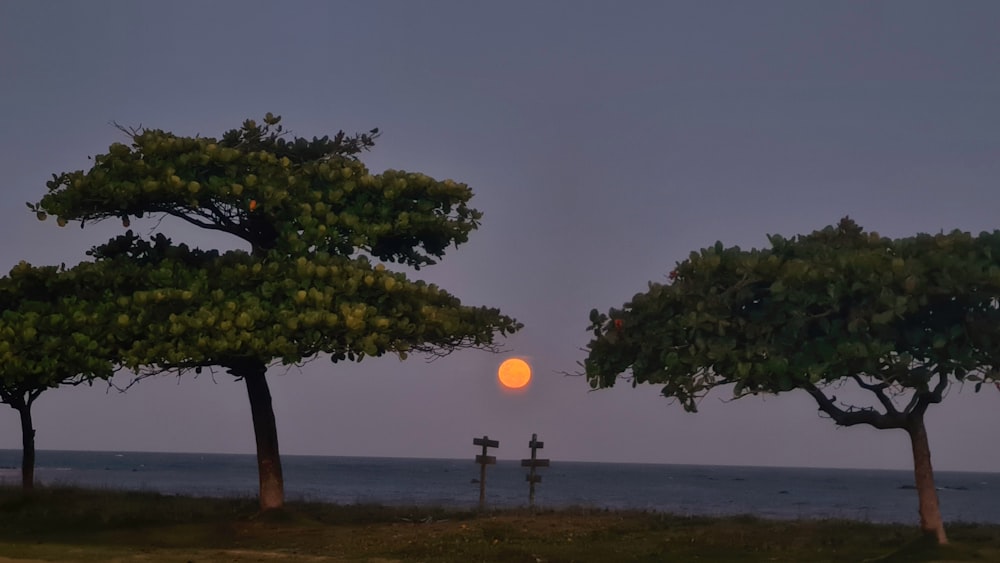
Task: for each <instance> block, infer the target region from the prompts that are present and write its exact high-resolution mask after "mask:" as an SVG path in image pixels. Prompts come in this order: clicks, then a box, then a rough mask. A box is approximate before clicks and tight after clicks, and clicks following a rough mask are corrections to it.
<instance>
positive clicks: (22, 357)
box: [0, 262, 119, 491]
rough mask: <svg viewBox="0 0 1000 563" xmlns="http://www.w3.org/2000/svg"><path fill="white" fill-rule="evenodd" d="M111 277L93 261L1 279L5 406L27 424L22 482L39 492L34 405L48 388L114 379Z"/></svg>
mask: <svg viewBox="0 0 1000 563" xmlns="http://www.w3.org/2000/svg"><path fill="white" fill-rule="evenodd" d="M105 283H106V275H105V272H104V270H103V269H102V268H101V267H99V266H96V265H95V264H92V263H85V264H81V265H79V266H77V267H75V268H72V269H69V270H67V269H64V268H61V267H55V266H46V267H32V266H31V265H29V264H27V263H25V262H21V263H20V264H18V265H17V266H15V267H14V268H13V269H12V270H11V272H10V275H9V276H7V277H4V278H0V402H3V403H6V404H8V405H10V406H11V407H12V408H13V409H14V410H16V411H17V412H18V414H19V415H20V422H21V444H22V450H21V454H22V455H21V483H22V487H23V488H24V490H26V491H28V490H31V489H32V488H34V482H35V478H34V473H35V429H34V424H33V422H32V419H31V407H32V405H33V404H34V402H35V400H36V399H38V397H39V396H40V395H41V394H42V393H43V392H44V391H46V390H48V389H52V388H55V387H59V386H63V385H79V384H81V383H90V382H92V381H93V380H94V379H108V378H110V377H111V376H112V375H113V373H114V357H115V355H116V353H115V351H114V350H115V349H117V347H118V344H119V340H118V336H117V335H115V334H113V333H110V332H109V331H108V330H107V328H106V325H107V323H106V319H105V318H104V317H105V313H106V312H107V311H108V309H109V307H110V306H113V305H112V304H111V303H110V302H108V301H107V299H106V292H105Z"/></svg>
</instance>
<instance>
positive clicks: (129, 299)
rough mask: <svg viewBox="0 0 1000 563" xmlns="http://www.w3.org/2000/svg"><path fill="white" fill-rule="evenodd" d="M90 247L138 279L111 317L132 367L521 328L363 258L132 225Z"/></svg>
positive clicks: (473, 340)
mask: <svg viewBox="0 0 1000 563" xmlns="http://www.w3.org/2000/svg"><path fill="white" fill-rule="evenodd" d="M92 254H93V255H94V256H95V257H96V258H97V259H98V262H99V263H103V262H106V261H115V262H116V265H115V268H116V271H118V272H119V274H120V275H121V276H122V277H124V278H127V279H130V280H133V281H132V283H134V286H135V287H138V288H140V289H137V290H136V291H134V292H131V293H128V294H122V295H119V297H118V298H117V301H116V304H117V315H116V317H115V321H114V322H115V325H116V326H117V327H118V329H120V330H131V331H132V335H131V339H132V340H131V345H130V346H129V347H128V348H127V349H126V350H124V351H123V352H122V362H123V364H124V365H126V366H128V367H131V368H133V369H138V368H140V367H141V366H143V365H146V364H158V365H164V366H175V367H190V366H200V365H225V364H227V363H228V362H231V361H232V360H234V359H241V360H253V361H256V362H261V363H264V364H266V363H269V362H270V361H271V360H272V359H274V358H278V359H280V360H281V361H282V362H283V363H286V364H290V363H297V362H300V361H302V360H303V359H306V358H308V357H311V356H314V355H316V354H317V353H330V354H331V357H332V359H333V360H334V361H338V360H344V359H350V360H358V361H360V360H361V359H363V358H364V357H366V356H381V355H383V354H385V353H388V352H395V353H398V354H400V356H401V357H405V355H406V353H407V352H408V351H410V350H414V349H415V350H422V351H433V350H438V349H441V350H446V349H452V348H457V347H462V346H482V345H486V344H490V343H491V342H492V340H493V334H494V332H499V333H501V334H509V333H511V332H513V331H514V330H516V329H517V328H519V326H520V325H518V324H517V323H516V322H515V321H513V320H512V319H510V318H508V317H505V316H503V315H501V314H500V312H499V311H498V310H496V309H490V308H485V307H468V306H463V305H462V304H461V302H460V301H459V300H458V299H457V298H455V297H454V296H452V295H450V294H448V293H447V292H445V291H444V290H442V289H441V288H439V287H437V286H435V285H434V284H427V283H424V282H423V281H412V280H409V279H408V278H407V277H406V276H405V275H404V274H402V273H397V272H392V271H390V270H387V269H386V268H385V267H384V266H382V265H372V264H371V263H370V262H369V260H368V259H367V258H365V257H363V256H362V257H358V258H348V257H345V256H339V255H330V254H327V253H325V252H317V253H315V254H313V255H311V256H309V257H308V258H307V257H305V256H300V257H298V258H297V259H295V260H291V259H286V258H284V257H280V256H278V255H277V254H274V253H271V254H268V255H265V256H264V257H263V258H261V257H258V256H254V255H251V254H249V253H246V252H243V251H231V252H226V253H222V254H220V253H218V252H215V251H207V252H206V251H200V250H189V249H188V248H187V247H186V246H184V245H180V246H174V245H172V244H171V243H170V241H169V239H167V238H166V237H163V236H162V235H158V236H157V237H155V238H154V239H153V241H152V242H146V241H142V240H140V239H138V238H136V237H135V236H134V235H133V234H132V233H131V231H129V232H128V233H127V234H126V235H123V236H121V237H118V238H116V239H113V240H112V241H110V242H109V243H108V244H106V245H104V246H102V247H98V248H97V249H95V250H94V251H92ZM130 327H134V328H130Z"/></svg>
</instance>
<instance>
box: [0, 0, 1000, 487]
mask: <svg viewBox="0 0 1000 563" xmlns="http://www.w3.org/2000/svg"><path fill="white" fill-rule="evenodd" d="M997 29H1000V3H996V2H992V1H988V0H987V1H974V0H967V1H964V2H944V1H941V2H923V1H917V0H905V1H883V2H868V1H846V0H845V1H840V2H799V1H796V0H791V1H777V0H769V1H761V2H717V1H710V0H709V1H706V0H697V1H674V2H629V3H624V2H593V1H580V2H577V1H548V2H524V1H521V2H517V1H508V2H494V3H484V2H464V1H459V0H456V1H451V2H443V1H424V2H408V1H371V2H325V1H312V2H310V1H294V0H290V1H284V2H262V1H254V0H250V1H225V0H220V1H215V2H200V1H188V0H175V1H173V2H169V3H166V2H134V1H132V0H119V1H107V0H102V1H95V2H86V3H84V2H72V1H47V2H34V1H29V0H8V1H5V2H0V108H2V109H0V115H2V122H0V123H2V125H0V170H3V176H2V179H0V182H2V184H0V189H2V190H3V194H4V196H5V201H6V203H5V204H3V205H2V206H0V240H3V245H2V246H0V272H4V273H5V272H7V271H9V269H10V268H11V267H12V266H13V265H15V264H16V263H17V262H18V261H20V260H27V261H29V262H31V263H33V264H39V265H41V264H58V263H61V262H65V263H67V264H73V263H76V262H78V261H80V260H82V259H84V258H85V255H84V252H85V251H86V250H87V249H88V248H90V246H92V245H94V244H98V243H101V242H103V241H104V240H106V239H107V238H108V237H110V236H113V235H115V234H118V233H119V232H120V231H121V230H122V228H121V226H120V224H117V223H116V222H108V223H106V224H103V223H102V224H98V225H93V226H91V225H88V226H87V227H86V228H85V229H83V230H80V229H79V228H78V227H75V226H73V225H70V226H69V227H66V228H64V229H60V228H58V227H57V226H56V225H55V222H54V221H51V220H50V221H46V222H39V221H38V220H37V219H36V218H35V216H34V214H33V213H31V212H30V211H28V209H27V208H26V207H25V205H24V203H25V202H28V201H31V202H35V201H38V199H40V198H41V196H42V195H43V194H44V193H45V189H46V188H45V182H46V180H47V179H49V178H51V174H53V173H59V172H63V171H68V170H77V169H82V168H86V167H87V166H88V160H87V157H88V156H91V155H94V154H99V153H102V152H105V151H106V149H107V147H108V145H110V144H111V143H113V142H117V141H123V140H124V138H123V136H122V134H121V132H119V131H117V130H116V129H115V128H114V127H113V126H112V125H110V123H111V122H112V121H114V122H118V123H121V124H123V125H128V126H147V127H153V128H159V129H165V130H168V131H173V132H175V133H178V134H185V135H194V134H202V135H205V136H219V135H221V133H222V132H223V131H225V130H228V129H231V128H235V127H238V126H239V124H240V123H241V122H242V121H243V120H244V119H247V118H257V119H259V118H261V117H262V116H263V115H264V114H265V113H267V112H273V113H275V114H278V115H281V116H282V117H283V124H285V126H286V127H287V128H288V129H290V130H291V131H292V132H293V133H294V134H296V135H300V136H308V137H312V136H313V135H318V136H322V135H325V134H333V133H336V132H337V131H338V130H341V129H344V130H346V131H348V132H356V131H367V130H369V129H371V128H373V127H378V128H379V129H380V130H381V131H382V136H381V137H380V138H379V139H378V142H377V145H376V147H375V149H374V150H373V151H372V152H370V153H367V154H365V155H364V156H363V157H362V158H363V161H364V162H365V163H366V165H367V166H368V167H369V168H370V169H371V170H373V171H376V172H380V171H382V170H385V169H388V168H393V169H404V170H410V171H418V172H423V173H426V174H429V175H431V176H434V177H436V178H440V179H444V178H452V179H454V180H456V181H461V182H465V183H467V184H468V185H469V186H471V188H472V189H473V191H474V193H475V196H474V197H473V199H472V203H473V206H474V207H476V208H478V209H480V210H482V211H483V212H484V214H485V217H484V220H483V225H482V227H481V228H480V229H479V230H478V231H476V232H474V233H473V234H472V236H471V237H470V240H469V242H468V243H467V244H465V245H463V246H461V247H459V248H457V249H452V250H451V251H450V252H449V253H448V254H447V255H446V256H445V258H444V260H442V261H441V263H439V264H438V265H436V266H433V267H430V268H427V269H425V270H421V271H420V272H419V275H420V277H422V278H423V279H426V280H428V281H432V282H435V283H438V284H439V285H441V286H442V287H444V288H446V289H448V290H449V291H451V292H452V293H454V294H455V295H457V296H458V297H460V298H461V299H462V300H463V301H464V302H465V303H468V304H472V305H489V306H495V307H499V308H500V309H501V310H502V311H503V312H505V313H507V314H509V315H512V316H514V317H516V318H517V319H518V320H519V321H521V322H523V323H524V325H525V326H524V329H523V330H522V331H520V332H519V333H517V334H516V335H514V336H513V337H510V338H508V339H507V340H506V341H505V342H504V344H503V348H504V350H505V351H504V352H503V353H501V354H497V355H494V354H490V353H487V352H482V351H461V352H458V353H455V354H453V355H451V356H448V357H446V358H442V359H438V360H436V361H433V362H427V361H425V360H424V359H422V358H420V357H412V358H410V359H409V360H407V361H405V362H400V361H399V360H398V359H396V358H394V357H387V358H378V359H366V360H365V361H364V362H362V363H360V364H351V363H338V364H333V363H331V362H330V361H329V360H328V359H327V358H323V357H320V358H317V359H315V360H314V361H311V362H309V363H307V364H306V365H304V366H302V367H300V368H298V367H292V368H284V367H281V366H278V367H274V368H272V369H271V370H270V372H269V381H270V384H271V392H272V394H273V397H274V410H275V414H276V417H277V421H278V432H279V440H280V444H281V449H282V452H283V453H284V454H308V455H337V456H385V457H444V458H466V457H467V458H469V459H470V460H471V459H472V457H473V456H474V455H475V454H476V453H477V448H475V447H474V446H473V445H472V439H473V437H476V436H482V435H484V434H487V435H489V436H490V438H493V439H498V440H500V448H499V449H498V450H496V455H497V456H498V457H499V458H501V459H519V458H522V457H527V456H528V454H529V450H528V441H529V440H530V438H531V435H532V433H537V434H538V437H539V439H540V440H543V441H544V442H545V449H544V450H543V452H540V455H541V453H544V457H548V458H551V459H552V460H553V463H557V462H558V461H560V460H567V461H568V460H581V461H608V462H649V463H682V464H723V465H764V466H794V467H858V468H887V469H888V468H909V467H911V459H912V458H911V454H910V449H909V442H908V439H907V436H906V435H905V433H904V432H902V431H876V430H874V429H869V428H865V427H853V428H837V427H836V426H835V425H834V424H833V423H832V422H831V421H830V420H828V419H824V418H821V417H820V416H819V415H818V413H817V410H816V406H815V404H814V403H813V402H812V399H811V398H810V397H809V396H808V395H807V394H806V393H805V392H793V393H789V394H786V395H782V396H777V397H774V396H772V397H766V398H753V397H750V398H744V399H740V400H738V401H731V400H729V399H730V395H729V394H728V393H727V392H726V390H716V391H715V392H714V393H712V394H710V395H709V396H708V397H707V398H706V399H704V400H703V401H702V403H701V406H700V412H699V413H697V414H688V413H685V412H684V411H683V409H682V408H681V406H680V405H679V404H676V403H674V402H672V401H670V400H667V399H665V398H663V397H661V396H660V395H659V389H658V388H656V387H654V386H642V387H639V388H634V389H633V388H632V387H631V386H629V385H627V384H624V385H621V386H618V387H616V388H614V389H609V390H601V391H592V390H590V388H589V387H588V385H587V382H586V381H585V380H584V379H583V378H581V377H574V376H567V375H565V373H567V372H570V373H572V372H575V371H578V370H579V369H580V368H579V365H578V362H580V361H582V359H583V358H584V356H585V352H584V351H583V348H584V346H585V345H586V344H587V342H588V341H589V337H590V334H589V333H588V332H587V331H586V327H587V324H588V313H589V311H590V309H591V308H595V307H596V308H598V309H601V310H605V311H606V310H607V309H608V308H609V307H614V306H620V305H621V304H622V303H624V302H625V301H627V300H629V299H631V297H632V296H633V295H634V294H635V293H637V292H640V291H644V290H645V289H646V288H647V282H649V281H664V280H665V276H666V274H667V273H668V272H669V271H670V270H671V269H673V266H674V264H675V263H676V262H678V261H680V260H683V259H684V258H686V257H687V255H688V254H689V253H690V252H691V251H693V250H697V249H700V248H703V247H706V246H710V245H712V244H714V243H715V241H716V240H721V241H723V242H724V243H725V244H727V245H740V246H741V247H760V246H764V245H766V244H767V238H766V236H767V234H769V233H778V234H782V235H785V236H791V235H795V234H800V233H808V232H811V231H813V230H816V229H820V228H823V227H825V226H827V225H830V224H834V223H836V222H837V221H838V220H839V219H840V218H842V217H844V216H850V217H851V218H853V219H854V220H856V221H857V222H858V223H859V224H861V225H862V226H864V227H865V228H867V229H868V230H873V231H877V232H879V233H880V234H882V235H885V236H892V237H899V236H909V235H912V234H915V233H918V232H939V231H941V230H945V231H950V230H952V229H961V230H965V231H971V232H974V233H978V232H980V231H983V230H994V229H996V228H998V227H1000V213H998V211H1000V205H998V204H1000V195H998V192H997V179H998V178H1000V106H998V101H1000V34H998V33H997V32H996V30H997ZM141 225H145V227H144V228H146V227H148V228H146V232H148V230H149V229H151V228H152V223H145V224H141ZM141 225H140V226H141ZM161 230H162V232H165V233H166V234H168V235H170V236H172V237H173V238H174V240H175V241H177V242H188V243H189V244H196V245H198V246H201V247H214V248H234V247H239V241H236V240H231V239H227V238H225V237H224V236H222V235H217V234H206V233H204V232H198V231H196V230H194V228H193V227H187V226H184V225H181V224H179V223H176V222H171V221H164V223H163V224H162V225H161ZM512 356H517V357H522V358H525V359H527V360H528V361H529V362H530V363H531V365H532V367H533V369H534V378H533V380H532V383H531V385H530V387H529V388H528V390H527V391H526V392H523V393H520V394H511V393H506V392H504V391H502V390H501V389H500V388H499V387H498V385H497V382H496V369H497V366H498V364H499V363H500V362H501V361H502V360H503V359H505V358H507V357H512ZM127 381H128V377H127V374H126V375H122V376H120V377H119V378H118V379H116V382H118V383H120V384H121V383H127ZM844 393H845V394H842V396H848V395H846V393H847V392H846V391H844ZM838 394H840V393H838ZM34 415H35V423H36V428H37V445H38V447H39V449H43V450H44V449H53V450H110V451H171V452H173V451H176V452H218V453H252V452H253V451H254V438H253V431H252V425H251V421H250V412H249V405H248V402H247V397H246V391H245V388H244V386H243V384H242V383H241V382H237V381H234V380H233V378H232V377H230V376H228V375H226V374H225V373H221V372H220V373H217V374H216V375H215V376H214V377H213V376H212V375H211V374H208V373H207V372H206V373H204V374H202V375H201V376H199V377H197V378H195V377H193V376H184V377H183V378H177V377H173V376H164V377H161V378H156V379H151V380H145V381H143V382H141V383H139V384H138V385H136V386H134V387H132V388H131V389H129V391H128V392H127V393H124V394H122V393H119V392H117V391H114V390H109V389H108V387H107V386H106V385H104V384H102V383H98V384H95V385H94V386H93V387H90V388H88V387H77V388H61V389H56V390H53V391H49V392H46V393H45V394H43V395H42V396H41V397H40V398H39V399H38V401H37V402H36V404H35V409H34ZM927 425H928V432H929V436H930V443H931V449H932V453H933V456H934V458H933V459H934V464H935V467H936V468H938V469H951V470H970V471H995V472H1000V447H997V446H998V443H1000V438H998V437H997V434H996V432H995V429H996V428H998V427H1000V392H997V391H996V390H995V389H993V388H992V387H990V388H988V389H984V390H983V392H981V393H980V394H974V393H972V390H971V389H969V388H966V389H960V388H958V387H953V388H952V389H951V390H950V391H949V394H948V397H947V398H946V400H945V401H944V403H942V404H940V405H935V406H932V407H931V409H930V410H929V412H928V416H927ZM19 447H20V431H19V426H18V418H17V416H16V412H15V411H14V410H12V409H8V408H2V407H0V448H10V449H16V448H19Z"/></svg>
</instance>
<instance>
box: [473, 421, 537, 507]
mask: <svg viewBox="0 0 1000 563" xmlns="http://www.w3.org/2000/svg"><path fill="white" fill-rule="evenodd" d="M544 446H545V442H539V441H538V434H532V435H531V441H530V442H528V447H530V448H531V459H522V460H521V467H527V468H528V474H527V475H525V476H524V478H525V480H526V481H527V482H528V505H529V506H532V507H533V506H535V483H541V482H542V476H541V475H536V474H535V468H536V467H548V466H549V460H547V459H538V458H537V457H536V454H537V451H538V450H540V449H542V448H543V447H544ZM484 451H485V450H484Z"/></svg>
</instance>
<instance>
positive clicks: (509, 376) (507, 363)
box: [497, 358, 531, 389]
mask: <svg viewBox="0 0 1000 563" xmlns="http://www.w3.org/2000/svg"><path fill="white" fill-rule="evenodd" d="M497 378H498V379H500V383H501V384H503V386H504V387H506V388H508V389H521V388H522V387H524V386H525V385H527V384H528V382H529V381H531V366H529V365H528V362H526V361H524V360H522V359H521V358H510V359H509V360H504V362H503V363H502V364H500V369H498V370H497Z"/></svg>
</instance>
